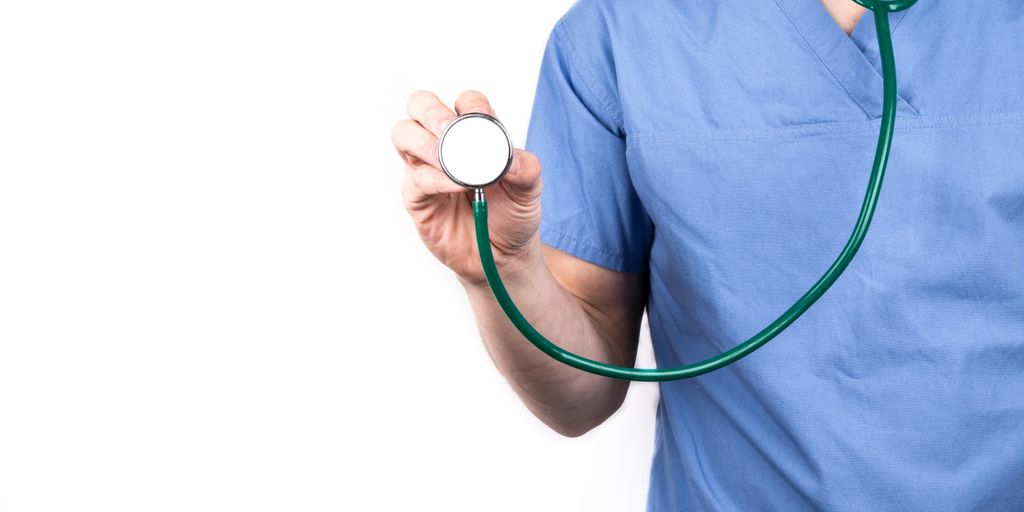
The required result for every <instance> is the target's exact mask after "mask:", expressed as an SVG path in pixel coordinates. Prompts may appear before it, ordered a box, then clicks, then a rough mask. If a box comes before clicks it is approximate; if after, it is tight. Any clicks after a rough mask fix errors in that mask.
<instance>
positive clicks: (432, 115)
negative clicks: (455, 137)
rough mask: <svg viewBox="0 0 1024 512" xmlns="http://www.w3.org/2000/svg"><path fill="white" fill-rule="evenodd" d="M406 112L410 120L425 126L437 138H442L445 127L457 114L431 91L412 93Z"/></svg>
mask: <svg viewBox="0 0 1024 512" xmlns="http://www.w3.org/2000/svg"><path fill="white" fill-rule="evenodd" d="M406 112H407V113H408V114H409V118H410V119H412V120H413V121H416V122H417V123H420V124H421V125H423V127H424V128H426V129H427V131H429V132H430V133H432V134H434V136H435V137H440V136H441V132H442V131H444V127H445V126H447V125H448V123H449V122H450V121H451V120H452V119H455V117H456V115H455V112H452V109H450V108H448V106H447V105H445V104H444V103H443V102H441V100H440V99H439V98H438V97H437V95H435V94H434V93H432V92H430V91H416V92H414V93H412V96H409V104H408V105H407V107H406Z"/></svg>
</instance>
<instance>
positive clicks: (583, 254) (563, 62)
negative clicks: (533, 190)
mask: <svg viewBox="0 0 1024 512" xmlns="http://www.w3.org/2000/svg"><path fill="white" fill-rule="evenodd" d="M603 44H605V43H604V42H602V41H601V40H600V39H597V40H595V43H594V44H593V45H574V44H573V43H572V42H571V40H570V38H569V33H568V30H567V28H566V26H565V24H564V23H563V22H561V21H560V22H559V23H558V24H557V25H555V27H554V29H553V30H552V32H551V36H550V38H549V39H548V43H547V46H546V48H545V50H544V58H543V61H542V63H541V69H540V77H539V79H538V83H537V91H536V95H535V97H534V104H533V109H532V113H531V117H530V125H529V129H528V131H527V140H526V149H527V150H529V151H531V152H532V153H534V154H536V155H537V156H538V158H540V161H541V165H542V169H543V170H542V174H541V179H542V180H543V184H544V187H543V192H542V195H541V214H542V218H541V226H540V237H541V241H542V242H544V243H545V244H548V245H550V246H552V247H554V248H556V249H559V250H561V251H563V252H566V253H568V254H571V255H573V256H575V257H577V258H580V259H582V260H585V261H588V262H591V263H594V264H596V265H600V266H602V267H605V268H609V269H612V270H616V271H619V272H641V271H643V270H645V269H646V268H647V256H648V248H649V246H650V238H651V233H652V231H653V226H652V224H651V220H650V218H649V217H648V216H647V214H646V212H645V211H644V209H643V206H642V205H641V203H640V199H639V198H638V197H637V194H636V190H635V189H634V188H633V185H632V182H631V181H630V177H629V169H628V167H627V164H626V143H625V139H624V137H623V135H622V133H623V131H622V128H621V126H622V121H621V114H619V113H618V112H619V111H620V110H621V109H620V108H619V107H618V102H617V101H615V100H613V94H611V93H610V92H609V91H610V90H611V88H612V87H613V86H614V84H610V83H608V82H609V81H611V80H614V78H613V77H614V72H613V71H612V70H611V69H610V66H611V59H610V53H608V52H607V51H605V49H603ZM583 48H587V49H589V50H590V52H592V53H591V54H590V55H581V54H580V53H578V50H581V49H583ZM594 61H597V62H598V63H600V62H602V61H603V62H605V63H606V64H607V66H608V69H606V70H605V71H608V72H605V73H594V72H589V73H588V68H590V69H592V68H593V67H594V66H592V65H591V66H587V63H593V62H594ZM601 76H604V77H607V80H605V81H604V82H602V81H601V80H600V77H601Z"/></svg>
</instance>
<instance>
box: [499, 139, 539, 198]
mask: <svg viewBox="0 0 1024 512" xmlns="http://www.w3.org/2000/svg"><path fill="white" fill-rule="evenodd" d="M501 182H502V183H504V184H505V187H506V189H507V190H508V192H509V193H510V194H512V195H514V196H516V198H517V199H519V198H522V199H534V198H535V197H536V196H538V195H540V159H538V158H537V155H534V154H533V153H530V152H529V151H526V150H525V149H516V150H515V156H514V157H513V158H512V166H511V167H510V168H509V170H508V173H506V174H505V177H504V178H502V180H501Z"/></svg>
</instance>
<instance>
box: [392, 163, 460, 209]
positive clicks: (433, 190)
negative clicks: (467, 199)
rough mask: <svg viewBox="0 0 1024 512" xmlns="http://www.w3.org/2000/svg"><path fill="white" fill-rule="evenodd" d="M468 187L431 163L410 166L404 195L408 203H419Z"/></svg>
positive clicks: (403, 188)
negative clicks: (453, 179)
mask: <svg viewBox="0 0 1024 512" xmlns="http://www.w3.org/2000/svg"><path fill="white" fill-rule="evenodd" d="M465 190H466V189H465V188H464V187H463V186H462V185H459V184H457V183H455V182H454V181H452V180H450V179H448V176H446V175H445V174H444V173H443V172H441V170H440V169H438V168H436V167H433V166H430V165H419V166H416V167H408V168H406V171H405V183H404V186H403V187H402V195H403V197H404V199H405V201H406V203H407V204H410V205H412V204H418V203H422V202H424V201H428V200H430V199H432V198H434V197H435V196H438V195H443V194H456V193H460V192H464V191H465Z"/></svg>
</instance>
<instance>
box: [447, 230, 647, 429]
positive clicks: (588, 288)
mask: <svg viewBox="0 0 1024 512" xmlns="http://www.w3.org/2000/svg"><path fill="white" fill-rule="evenodd" d="M531 252H535V253H536V254H534V255H533V256H531V258H530V261H531V262H530V264H528V265H526V266H524V267H523V268H521V269H519V270H518V271H517V272H515V273H514V274H513V275H511V276H509V277H507V278H504V280H505V285H506V287H508V290H509V294H511V295H512V296H513V298H515V299H516V303H517V305H518V306H519V308H520V310H522V312H523V314H524V315H525V316H526V317H527V318H529V319H530V321H531V323H533V325H534V326H535V327H536V328H537V329H538V330H539V331H541V332H543V333H545V335H546V336H547V337H549V338H551V339H552V340H554V341H556V342H557V343H559V344H560V345H561V346H562V347H563V348H566V349H568V350H571V351H573V352H576V353H578V354H580V355H583V356H585V357H589V358H591V359H596V360H599V361H606V362H611V363H614V364H618V365H624V366H631V365H632V364H633V363H634V360H635V359H636V351H637V343H638V338H639V333H640V322H641V318H642V317H643V311H644V304H645V302H646V281H645V275H644V274H639V273H621V272H615V271H612V270H608V269H604V268H601V267H599V266H597V265H594V264H591V263H588V262H585V261H583V260H580V259H578V258H575V257H573V256H570V255H568V254H566V253H564V252H561V251H558V250H557V249H553V248H551V247H549V246H542V245H540V244H537V247H536V248H534V249H531ZM463 285H464V287H465V288H466V293H467V295H468V296H469V300H470V303H471V304H472V306H473V311H474V313H475V315H476V318H477V323H478V325H479V327H480V334H481V337H482V338H483V340H484V344H485V345H486V347H487V350H488V352H489V353H490V355H491V358H492V359H493V360H494V363H495V365H496V366H497V367H498V369H499V371H501V373H502V374H503V375H504V376H505V378H506V379H507V380H508V381H509V384H511V385H512V387H513V389H515V391H516V393H517V394H518V395H519V397H520V399H522V400H523V403H524V404H526V406H527V408H529V409H530V411H532V412H533V414H534V415H536V416H537V417H538V418H539V419H540V420H541V421H543V422H544V423H545V424H547V425H548V426H550V427H551V428H552V429H554V430H556V431H557V432H559V433H561V434H563V435H566V436H578V435H582V434H584V433H586V432H587V431H589V430H590V429H592V428H594V427H596V426H597V425H599V424H601V423H602V422H603V421H604V420H605V419H607V418H608V417H609V416H611V414H612V413H614V412H615V411H616V410H617V409H618V408H619V406H620V405H622V401H623V399H624V398H625V396H626V390H627V389H628V386H629V383H628V382H625V381H619V380H614V379H608V378H605V377H600V376H597V375H592V374H589V373H585V372H582V371H579V370H576V369H574V368H570V367H568V366H565V365H563V364H561V363H559V362H557V361H554V360H553V359H551V358H549V357H548V356H546V355H544V354H543V353H541V352H540V351H539V350H537V349H536V348H534V347H533V346H532V345H530V344H529V342H527V341H526V340H525V339H524V338H523V337H522V335H521V334H520V333H519V331H517V330H516V328H515V327H513V326H512V324H511V323H510V322H509V320H508V318H506V316H505V313H504V312H502V310H501V308H500V307H498V304H497V302H496V301H495V299H494V296H493V295H492V294H491V291H490V289H489V288H488V287H487V284H486V283H474V282H468V281H465V280H463Z"/></svg>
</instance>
